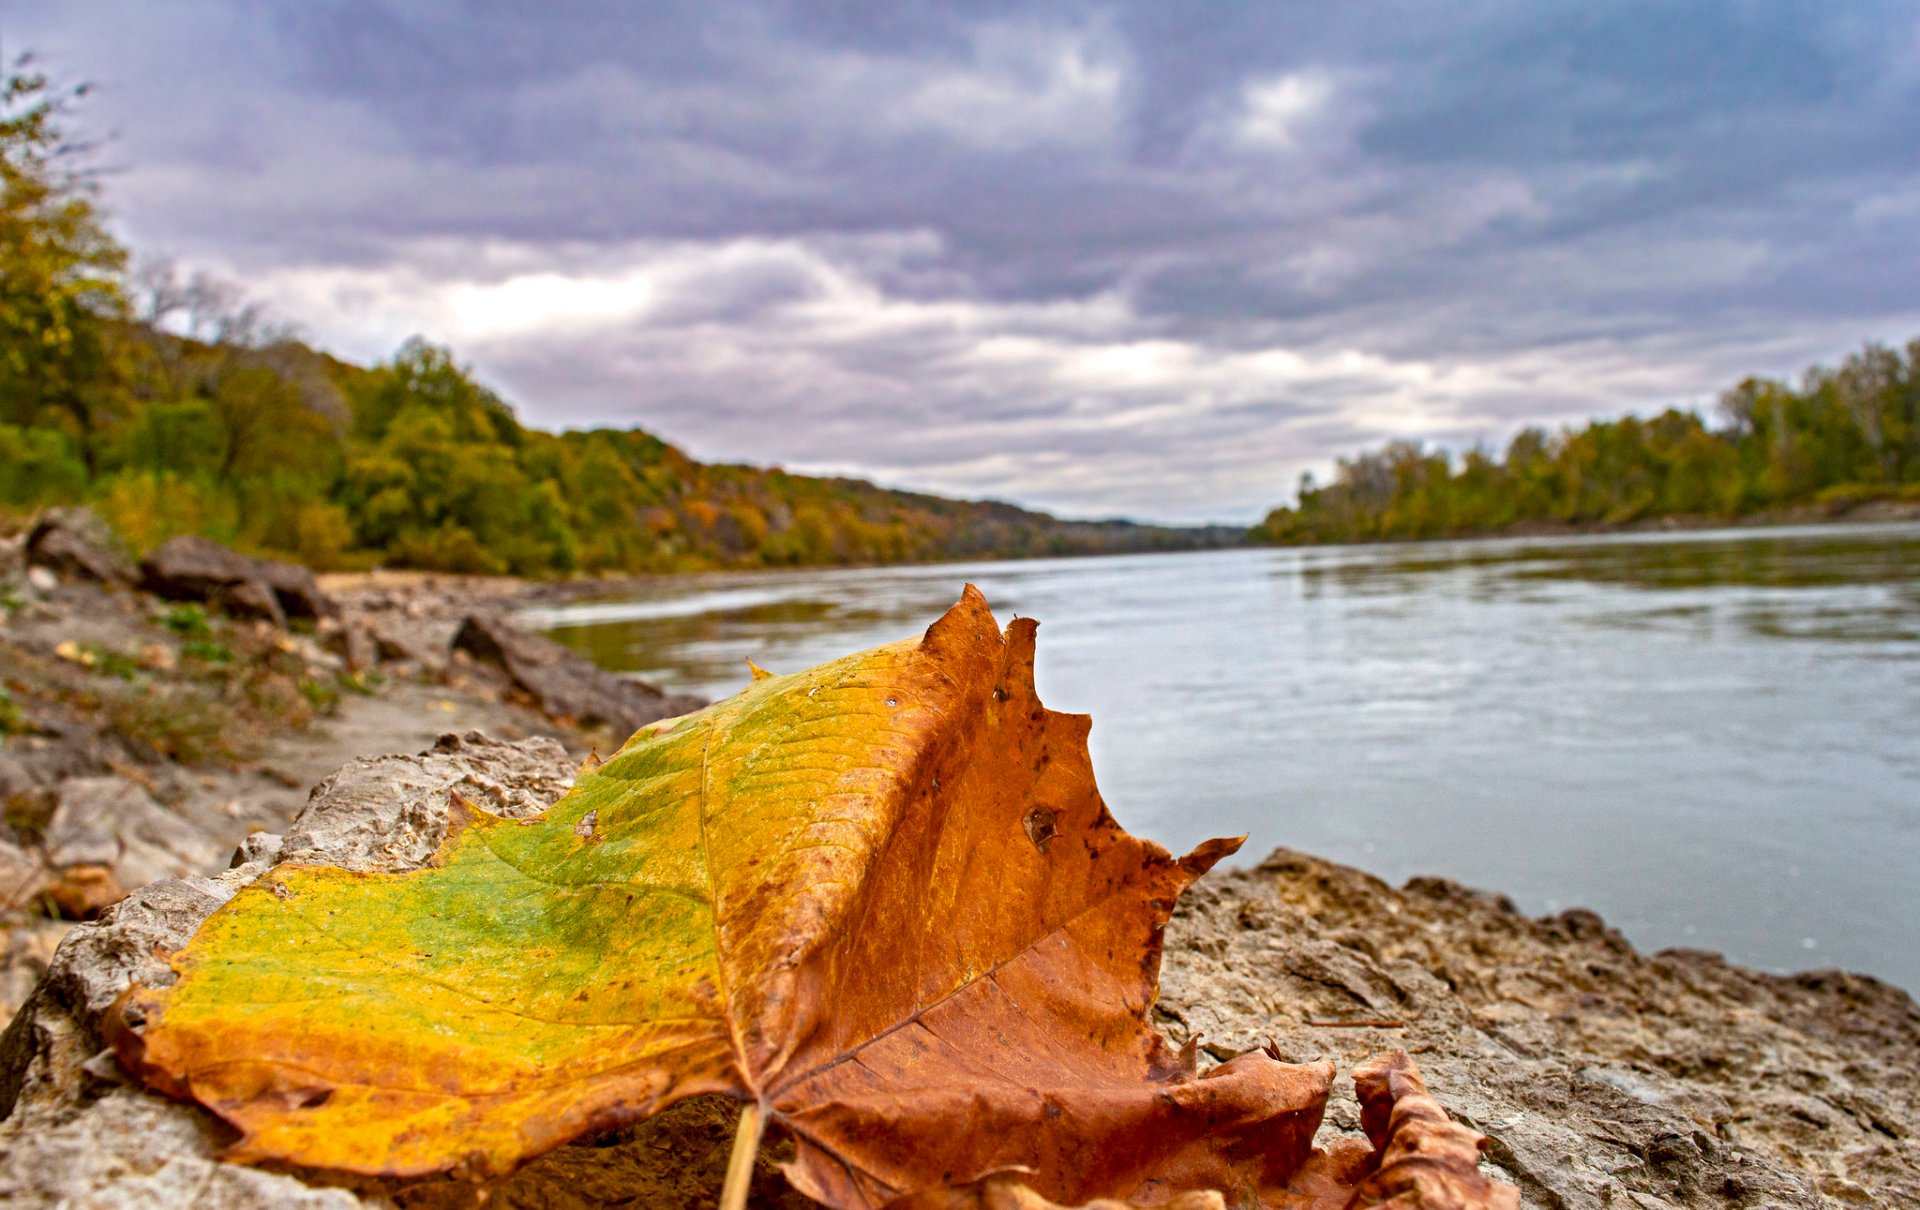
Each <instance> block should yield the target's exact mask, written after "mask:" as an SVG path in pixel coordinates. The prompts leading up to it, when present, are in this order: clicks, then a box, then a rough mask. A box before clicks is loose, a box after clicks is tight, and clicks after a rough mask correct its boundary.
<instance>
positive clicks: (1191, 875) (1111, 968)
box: [109, 588, 1332, 1207]
mask: <svg viewBox="0 0 1920 1210" xmlns="http://www.w3.org/2000/svg"><path fill="white" fill-rule="evenodd" d="M1033 645H1034V623H1033V622H1032V621H1030V620H1016V621H1015V622H1014V623H1013V624H1012V625H1011V626H1010V627H1009V628H1008V629H1007V631H1006V633H1005V634H1004V635H1003V634H1002V633H1001V632H1000V630H999V629H998V627H997V626H996V625H995V623H994V621H993V618H992V615H991V613H990V612H989V610H988V609H987V605H986V602H985V601H984V600H983V599H982V598H981V596H980V595H979V593H978V592H977V591H975V590H973V589H972V588H969V589H968V590H967V592H966V594H965V595H964V597H963V598H962V599H961V601H960V603H959V604H958V605H956V606H955V607H954V608H953V609H952V610H950V611H949V612H948V613H947V614H946V616H944V617H943V618H941V619H940V620H939V621H938V622H936V623H935V624H934V625H933V626H932V627H930V628H929V629H928V630H927V632H926V635H925V636H924V637H923V638H921V639H919V640H915V641H909V642H904V643H899V644H895V645H892V646H889V647H882V648H878V649H876V650H873V651H869V652H865V653H862V654H859V655H854V656H849V657H847V658H845V659H842V660H838V661H835V662H833V663H829V664H825V665H822V666H821V667H818V668H815V669H811V670H809V671H807V672H802V673H797V674H794V675H791V676H765V675H763V674H760V673H758V670H756V675H755V678H754V680H753V683H752V684H751V685H750V686H749V687H748V688H747V689H746V690H745V691H743V692H742V693H741V694H739V695H738V696H736V697H733V698H731V699H728V700H727V701H724V702H721V703H718V704H716V705H715V706H712V707H709V708H708V709H706V710H703V711H701V712H699V713H697V714H693V715H689V716H686V717H685V718H682V719H679V720H672V721H670V722H667V723H662V724H653V725H650V726H649V727H647V728H645V729H643V730H642V731H641V732H640V733H639V734H637V735H635V736H634V738H633V739H632V740H630V741H629V742H628V743H627V744H626V745H625V746H624V747H623V748H622V749H621V750H620V751H619V752H618V753H616V754H615V755H614V756H612V757H611V758H609V759H607V760H606V761H605V762H604V763H601V764H599V765H598V766H597V767H594V768H590V769H586V770H583V772H582V775H581V777H580V779H579V782H578V784H577V785H576V786H575V788H574V789H573V791H571V792H570V793H569V794H568V795H567V796H566V797H565V798H563V799H562V800H561V801H560V802H559V803H557V804H555V805H554V806H553V807H552V808H550V809H549V810H548V811H547V812H546V813H545V815H544V816H542V817H541V818H539V819H537V820H520V821H514V820H506V819H501V818H496V817H493V816H490V815H485V814H481V813H478V812H475V811H472V810H471V809H467V808H464V807H462V808H460V809H458V810H457V811H456V817H455V820H454V823H453V826H452V827H451V828H450V830H449V834H448V836H447V839H446V840H445V842H444V843H443V844H442V846H441V848H440V850H439V852H438V853H437V854H436V855H435V857H434V860H433V861H432V863H431V864H430V865H429V866H428V867H426V868H423V869H419V870H414V871H410V872H406V873H399V874H367V873H356V872H352V871H348V870H342V869H337V868H333V867H303V866H299V865H292V864H288V865H282V866H280V867H278V868H276V869H275V870H274V871H273V872H272V873H271V874H270V875H269V876H268V877H265V878H262V879H261V880H260V881H259V882H257V883H255V884H254V885H253V886H252V887H249V888H248V889H246V890H244V891H242V892H241V893H240V894H239V895H238V896H236V897H235V898H234V899H233V900H232V901H231V902H230V903H229V904H228V905H227V906H226V907H224V908H222V909H221V910H220V911H219V912H217V913H215V914H214V915H213V916H212V917H210V918H209V919H208V921H207V922H206V924H205V925H204V926H203V927H202V928H201V930H200V931H199V933H198V934H197V935H196V936H195V937H194V939H193V940H192V942H191V943H189V944H188V945H187V946H186V947H185V948H184V949H183V950H181V951H180V952H179V953H177V954H176V955H174V956H173V965H174V968H175V970H176V972H177V980H176V981H175V983H174V984H173V985H171V986H169V987H165V988H150V989H146V988H135V989H133V990H132V991H130V992H129V994H128V995H127V996H126V997H124V998H123V1001H122V1003H121V1005H120V1006H118V1008H117V1009H116V1012H115V1014H114V1015H113V1019H112V1020H110V1022H109V1031H110V1033H111V1035H112V1037H113V1040H114V1044H115V1049H116V1051H117V1052H118V1053H119V1054H120V1056H121V1059H122V1061H123V1062H124V1063H125V1064H126V1065H127V1066H128V1067H129V1068H130V1069H131V1070H134V1071H136V1072H137V1073H139V1074H140V1075H141V1076H142V1077H143V1078H145V1079H146V1080H147V1081H148V1082H149V1083H151V1084H153V1085H154V1086H155V1087H158V1088H160V1089H163V1090H165V1091H167V1092H170V1093H172V1094H174V1095H176V1096H180V1097H184V1098H192V1099H194V1100H197V1101H199V1102H200V1103H201V1104H203V1105H205V1106H206V1107H208V1108H209V1109H211V1110H213V1111H214V1112H215V1113H217V1114H218V1115H220V1116H221V1117H222V1118H224V1119H226V1120H227V1121H228V1122H230V1123H232V1124H233V1125H234V1126H236V1127H237V1128H238V1129H239V1130H240V1132H241V1136H242V1137H241V1139H240V1141H239V1142H238V1143H237V1144H236V1145H235V1146H234V1148H233V1149H232V1151H231V1153H230V1158H235V1159H241V1160H249V1161H275V1162H280V1163H287V1164H294V1165H301V1166H306V1167H310V1168H319V1169H332V1170H343V1171H349V1172H358V1173H367V1174H374V1175H387V1176H409V1175H416V1174H423V1173H429V1172H435V1171H446V1170H453V1171H458V1172H463V1173H466V1174H469V1175H473V1176H476V1177H479V1176H487V1175H493V1174H499V1173H503V1172H506V1171H509V1170H511V1169H512V1168H513V1167H514V1166H515V1165H516V1164H518V1163H520V1162H521V1161H523V1160H525V1159H527V1158H529V1157H531V1156H533V1155H536V1154H538V1153H540V1152H542V1151H545V1150H547V1149H549V1148H552V1147H555V1146H557V1145H559V1144H561V1143H564V1142H567V1141H569V1140H571V1139H575V1138H579V1137H581V1136H584V1135H590V1134H594V1133H598V1132H602V1131H605V1130H607V1129H609V1128H612V1127H616V1126H619V1125H622V1124H624V1123H627V1122H631V1121H633V1120H635V1119H637V1118H640V1117H643V1116H646V1115H648V1114H651V1113H653V1112H656V1111H658V1110H659V1109H662V1108H664V1107H665V1106H667V1105H668V1104H671V1103H672V1102H674V1101H676V1100H679V1099H681V1098H684V1097H687V1096H691V1095H694V1094H698V1093H706V1092H715V1091H720V1092H727V1093H731V1094H733V1095H735V1096H737V1097H739V1098H741V1099H743V1100H746V1101H749V1102H750V1103H752V1104H753V1105H755V1106H757V1107H758V1111H757V1112H756V1113H755V1114H753V1115H752V1116H753V1117H754V1118H755V1120H758V1119H759V1117H760V1116H762V1115H763V1114H764V1116H766V1117H768V1118H771V1119H772V1120H773V1121H774V1122H776V1123H778V1124H779V1125H781V1126H782V1127H784V1128H785V1129H786V1130H787V1131H788V1132H789V1133H790V1134H791V1135H792V1136H793V1138H794V1140H795V1144H796V1157H795V1159H794V1161H793V1162H792V1164H790V1165H789V1167H788V1175H789V1177H790V1179H791V1180H792V1181H793V1183H794V1184H795V1185H796V1186H797V1187H798V1188H799V1189H801V1190H802V1191H803V1192H805V1193H807V1194H809V1195H810V1196H812V1197H814V1198H816V1199H817V1200H820V1201H823V1202H826V1203H828V1204H830V1205H835V1206H848V1207H866V1206H881V1205H885V1204H887V1203H889V1202H893V1201H895V1200H896V1199H899V1198H902V1197H908V1196H911V1195H915V1194H921V1193H929V1192H931V1191H936V1190H942V1189H949V1188H958V1187H964V1186H968V1185H969V1184H971V1183H974V1182H977V1181H978V1180H979V1179H980V1178H982V1177H983V1176H987V1175H990V1174H994V1173H1001V1172H1006V1171H1008V1170H1010V1169H1014V1168H1020V1169H1024V1170H1025V1171H1024V1172H1023V1174H1022V1177H1021V1182H1020V1183H1021V1186H1022V1187H1024V1188H1025V1189H1026V1190H1027V1191H1028V1193H1030V1194H1031V1195H1033V1196H1037V1197H1040V1198H1044V1199H1048V1200H1051V1201H1054V1202H1059V1203H1064V1204H1068V1205H1079V1204H1082V1203H1085V1202H1087V1201H1089V1200H1091V1199H1095V1198H1121V1199H1134V1200H1145V1201H1153V1202H1161V1203H1164V1202H1168V1201H1171V1200H1172V1199H1174V1198H1176V1197H1178V1196H1180V1195H1182V1194H1185V1193H1187V1192H1190V1191H1197V1190H1209V1189H1212V1190H1225V1191H1228V1193H1229V1195H1230V1197H1231V1198H1232V1199H1233V1200H1236V1201H1237V1200H1241V1199H1243V1198H1244V1197H1246V1196H1250V1195H1253V1194H1254V1192H1255V1191H1257V1190H1276V1189H1279V1188H1281V1187H1283V1186H1284V1185H1285V1184H1286V1183H1287V1181H1288V1180H1289V1179H1291V1178H1292V1177H1293V1176H1295V1175H1296V1174H1297V1173H1298V1172H1299V1171H1300V1170H1301V1167H1302V1165H1303V1164H1304V1163H1305V1161H1306V1160H1307V1159H1308V1156H1309V1154H1310V1152H1311V1140H1312V1137H1313V1134H1314V1131H1315V1129H1316V1128H1317V1126H1318V1125H1319V1121H1320V1116H1321V1113H1322V1110H1323V1108H1324V1104H1325V1098H1326V1092H1327V1087H1328V1084H1329V1082H1330V1080H1331V1077H1332V1068H1331V1065H1329V1064H1318V1065H1311V1066H1291V1065H1287V1064H1283V1063H1280V1062H1278V1061H1277V1060H1276V1059H1274V1058H1273V1057H1271V1056H1270V1055H1267V1054H1264V1053H1260V1052H1255V1053H1252V1054H1248V1055H1242V1056H1240V1057H1239V1058H1237V1059H1234V1060H1233V1061H1231V1062H1229V1063H1226V1064H1224V1065H1222V1066H1221V1067H1219V1068H1217V1069H1215V1070H1214V1071H1212V1072H1209V1073H1208V1074H1207V1075H1205V1076H1196V1074H1195V1072H1194V1070H1193V1055H1192V1052H1191V1051H1190V1050H1189V1051H1187V1052H1176V1051H1174V1050H1173V1049H1172V1048H1171V1047H1170V1046H1169V1045H1168V1044H1167V1043H1166V1041H1165V1040H1164V1039H1163V1038H1161V1036H1160V1035H1159V1034H1157V1033H1156V1032H1155V1031H1153V1030H1152V1029H1151V1028H1150V1027H1149V1026H1148V1024H1147V1020H1146V1016H1147V1010H1148V1008H1149V1006H1150V1005H1151V1003H1152V1000H1153V997H1154V994H1155V991H1156V986H1157V980H1158V970H1159V960H1160V947H1161V931H1162V929H1163V927H1164V925H1165V923H1166V921H1167V918H1168V916H1169V914H1170V913H1171V911H1172V908H1173V904H1174V900H1175V899H1176V897H1177V896H1178V895H1179V894H1180V892H1181V891H1182V890H1184V889H1185V888H1186V887H1187V886H1188V885H1189V884H1190V883H1191V882H1192V881H1193V880H1194V879H1195V878H1197V877H1199V876H1200V874H1202V873H1203V872H1205V870H1206V869H1207V868H1209V867H1210V866H1211V865H1213V863H1214V862H1216V861H1217V860H1219V859H1220V858H1221V857H1223V856H1225V855H1226V854H1228V853H1230V852H1232V851H1233V850H1234V849H1235V848H1236V847H1238V842H1237V841H1214V842H1210V843H1209V844H1206V845H1202V846H1201V847H1200V848H1199V849H1198V850H1196V851H1195V852H1194V853H1193V854H1191V855H1189V856H1188V857H1186V858H1184V859H1179V860H1175V859H1174V858H1172V857H1170V856H1169V855H1168V854H1167V853H1166V852H1165V850H1163V849H1161V848H1159V847H1158V846H1156V845H1154V844H1151V843H1150V842H1145V841H1141V840H1139V839H1136V838H1134V837H1132V836H1129V835H1128V834H1127V833H1126V832H1124V831H1123V830H1121V828H1120V827H1119V825H1118V824H1116V823H1115V822H1114V820H1113V819H1112V817H1111V816H1110V815H1108V813H1107V811H1106V808H1105V806H1104V805H1103V804H1102V802H1101V800H1100V796H1099V793H1098V791H1097V790H1096V789H1095V787H1094V782H1093V775H1092V769H1091V766H1090V763H1089V760H1088V756H1087V749H1086V737H1087V731H1088V726H1089V724H1088V720H1087V719H1086V718H1084V717H1082V716H1075V715H1065V714H1059V713H1055V712H1053V711H1050V710H1047V709H1046V708H1045V707H1044V706H1042V705H1041V704H1040V701H1039V699H1038V697H1037V696H1036V694H1035V692H1034V687H1033V650H1034V647H1033ZM934 1204H938V1203H934ZM963 1204H964V1203H963ZM1016 1204H1017V1203H1016ZM1033 1204H1036V1205H1043V1204H1045V1203H1044V1202H1038V1203H1033Z"/></svg>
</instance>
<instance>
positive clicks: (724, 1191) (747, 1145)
mask: <svg viewBox="0 0 1920 1210" xmlns="http://www.w3.org/2000/svg"><path fill="white" fill-rule="evenodd" d="M766 1126H767V1115H766V1111H765V1110H763V1109H761V1108H760V1102H758V1101H748V1102H747V1106H746V1108H745V1109H742V1110H741V1111H740V1128H739V1129H738V1130H736V1131H735V1132H734V1135H733V1154H732V1155H730V1156H728V1157H727V1183H726V1184H725V1185H724V1186H722V1187H721V1189H720V1210H747V1187H748V1186H749V1185H751V1184H753V1161H754V1159H755V1158H757V1157H758V1156H759V1154H760V1132H761V1131H762V1130H765V1129H766Z"/></svg>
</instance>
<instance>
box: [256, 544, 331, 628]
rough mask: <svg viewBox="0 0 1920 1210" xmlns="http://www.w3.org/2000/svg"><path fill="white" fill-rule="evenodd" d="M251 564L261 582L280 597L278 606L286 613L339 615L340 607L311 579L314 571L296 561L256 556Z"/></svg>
mask: <svg viewBox="0 0 1920 1210" xmlns="http://www.w3.org/2000/svg"><path fill="white" fill-rule="evenodd" d="M253 565H254V568H255V569H256V571H257V572H258V574H259V577H260V580H261V582H262V583H264V584H265V585H266V586H267V587H268V588H270V589H272V590H273V595H274V596H275V597H277V598H279V600H280V608H281V609H283V610H285V611H286V614H287V616H288V617H290V618H301V619H305V620H307V621H313V622H318V621H320V620H321V619H322V618H332V617H338V616H339V614H340V607H339V606H338V605H336V604H335V603H334V600H333V598H332V597H330V596H328V595H327V594H326V593H324V592H322V591H321V590H320V582H319V581H318V580H316V579H314V577H313V573H312V572H311V571H308V570H307V569H306V568H304V567H302V566H300V565H299V564H298V563H285V562H282V561H280V560H278V559H255V560H254V561H253Z"/></svg>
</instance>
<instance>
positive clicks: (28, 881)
mask: <svg viewBox="0 0 1920 1210" xmlns="http://www.w3.org/2000/svg"><path fill="white" fill-rule="evenodd" d="M5 797H8V796H6V795H0V798H5ZM49 881H51V871H49V870H48V869H47V864H46V862H44V861H42V860H40V858H39V857H37V856H35V855H34V854H32V853H29V852H27V850H25V849H23V848H21V847H20V846H19V845H17V844H14V843H13V842H12V841H10V840H5V839H0V912H13V911H17V910H19V909H20V908H23V907H25V906H26V905H27V904H29V903H31V902H33V899H34V897H35V896H36V895H38V894H39V893H40V891H41V889H42V888H43V887H45V886H46V885H47V883H48V882H49Z"/></svg>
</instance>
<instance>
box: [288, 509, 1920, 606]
mask: <svg viewBox="0 0 1920 1210" xmlns="http://www.w3.org/2000/svg"><path fill="white" fill-rule="evenodd" d="M1914 522H1920V503H1913V504H1906V503H1892V502H1886V501H1881V502H1876V503H1874V504H1869V505H1863V506H1861V507H1858V508H1854V509H1850V510H1848V511H1847V512H1844V513H1839V514H1835V513H1833V512H1831V511H1830V510H1825V509H1817V510H1816V509H1811V508H1810V509H1807V510H1804V511H1793V510H1787V511H1776V512H1769V513H1756V514H1752V515H1749V516H1746V517H1736V518H1726V517H1699V516H1689V517H1665V518H1661V519H1659V520H1657V521H1640V522H1632V523H1628V524H1624V525H1592V526H1572V525H1559V524H1555V523H1547V522H1540V523H1533V522H1529V523H1525V524H1524V525H1521V526H1515V527H1511V528H1508V529H1504V530H1499V531H1496V532H1490V533H1464V534H1454V535H1448V536H1445V537H1432V538H1373V539H1363V540H1353V541H1346V542H1287V543H1280V542H1247V543H1244V544H1241V545H1238V546H1223V547H1206V548H1195V549H1193V550H1151V551H1132V552H1126V553H1124V554H1114V553H1110V552H1109V553H1101V554H1069V555H1034V556H1022V557H1015V558H1006V559H967V560H960V561H955V562H952V563H822V564H809V565H806V566H801V567H710V568H700V569H697V570H690V571H667V572H647V573H643V574H633V573H626V572H621V573H614V574H608V575H579V576H572V577H566V578H554V579H535V578H527V577H519V576H487V575H469V574H465V573H458V572H439V571H420V570H415V569H412V568H374V569H372V570H368V571H330V572H316V573H314V574H315V578H316V579H317V580H318V581H319V583H320V585H321V587H323V588H324V589H326V591H328V592H329V593H332V594H335V595H337V596H341V597H343V598H348V599H362V598H365V597H367V596H370V595H372V596H377V595H379V594H385V593H392V594H413V595H416V596H418V597H421V598H430V597H434V596H439V597H443V598H448V599H451V598H453V597H455V596H464V597H467V598H469V599H470V600H471V601H472V602H474V603H476V604H488V603H491V604H494V605H496V606H497V607H500V608H504V609H507V610H510V611H517V610H521V609H532V608H539V607H543V606H553V605H566V604H572V603H574V602H577V601H580V600H586V599H597V598H600V597H611V596H618V595H620V594H621V593H622V592H627V591H635V590H639V589H644V588H649V587H654V586H657V585H660V584H665V583H671V582H684V581H686V580H688V579H691V578H696V577H700V576H762V575H767V576H778V575H809V574H812V575H820V574H827V573H832V572H840V571H870V570H874V569H878V568H904V567H911V568H928V567H946V566H969V565H973V564H977V563H1032V562H1039V561H1044V560H1047V559H1075V560H1078V559H1101V558H1135V557H1142V558H1151V557H1160V556H1167V557H1174V556H1179V555H1191V554H1215V553H1220V552H1222V551H1234V550H1323V549H1328V548H1332V547H1340V546H1418V545H1422V544H1426V543H1450V542H1523V541H1529V540H1534V539H1551V538H1567V539H1575V540H1577V539H1580V538H1605V537H1619V536H1630V535H1647V534H1651V535H1659V534H1676V535H1684V534H1695V533H1703V532H1708V531H1713V530H1728V531H1739V532H1742V533H1746V532H1753V533H1762V532H1764V531H1766V530H1771V529H1814V528H1825V527H1841V526H1855V525H1857V526H1881V525H1889V526H1890V525H1905V524H1911V523H1914Z"/></svg>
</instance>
